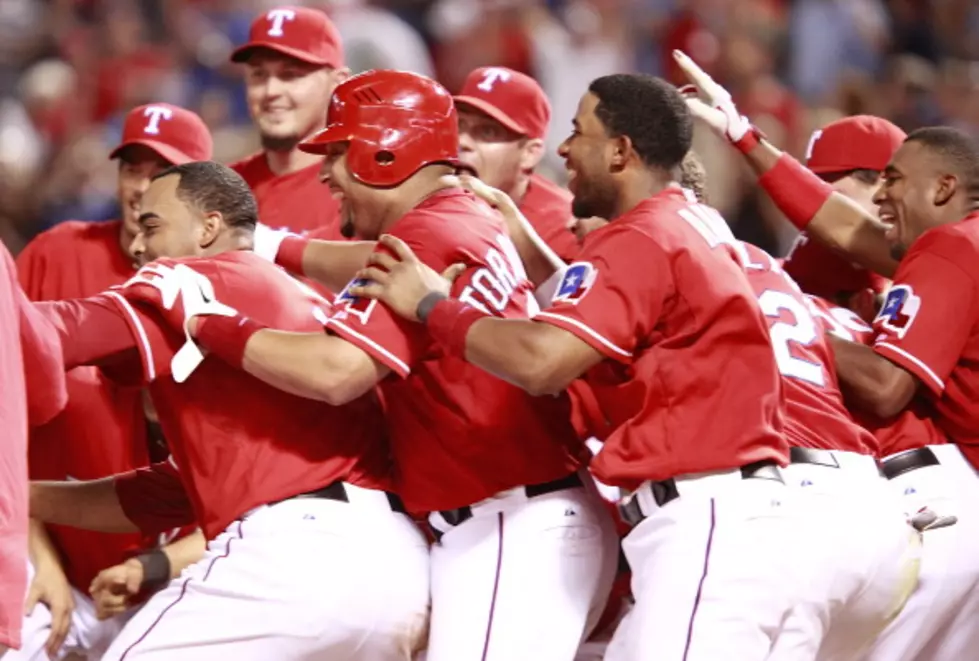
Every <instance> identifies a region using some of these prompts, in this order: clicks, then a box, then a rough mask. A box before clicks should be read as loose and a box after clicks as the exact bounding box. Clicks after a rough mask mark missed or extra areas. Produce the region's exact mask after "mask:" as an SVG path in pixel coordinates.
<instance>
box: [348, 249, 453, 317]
mask: <svg viewBox="0 0 979 661" xmlns="http://www.w3.org/2000/svg"><path fill="white" fill-rule="evenodd" d="M379 243H380V244H381V245H382V246H384V247H385V248H387V249H388V251H389V253H390V254H389V253H388V252H384V251H380V250H379V251H375V252H374V253H372V254H371V256H370V258H369V259H368V260H367V267H366V268H363V269H361V270H360V271H359V272H358V273H357V279H358V280H360V281H361V282H360V283H358V284H355V285H352V286H351V287H350V290H349V291H350V293H351V294H352V295H354V296H365V297H367V298H376V299H377V300H379V301H382V302H383V303H385V304H386V305H387V306H388V307H390V308H391V309H392V310H394V311H395V312H396V313H397V314H398V315H400V316H402V317H404V318H405V319H410V320H411V321H418V315H417V310H418V304H419V303H421V300H422V299H423V298H425V297H426V296H428V295H429V294H431V293H433V292H438V293H440V294H442V295H444V296H448V295H449V290H450V289H451V287H452V282H453V281H454V280H455V279H456V278H457V277H459V275H460V274H461V273H462V272H463V271H464V270H465V266H464V265H462V264H453V265H452V266H450V267H449V268H448V269H446V270H445V272H444V273H442V274H439V273H437V272H435V271H434V270H433V269H431V268H429V267H428V266H426V265H425V264H423V263H422V262H421V261H420V260H419V259H418V257H417V256H415V253H413V252H412V251H411V248H409V247H408V245H407V244H406V243H405V242H404V241H402V240H401V239H399V238H397V237H395V236H391V235H390V234H385V235H383V236H381V239H380V241H379Z"/></svg>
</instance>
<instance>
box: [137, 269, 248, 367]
mask: <svg viewBox="0 0 979 661" xmlns="http://www.w3.org/2000/svg"><path fill="white" fill-rule="evenodd" d="M119 289H122V290H123V291H125V296H126V298H127V299H128V300H130V301H135V302H142V303H147V304H149V305H151V306H153V307H155V308H156V309H157V310H158V311H159V312H160V313H161V314H162V315H163V317H164V319H165V320H166V322H167V323H168V324H169V325H170V326H171V327H172V328H174V329H180V330H183V332H184V336H185V337H186V342H184V345H183V346H182V347H180V349H179V350H178V351H177V353H176V354H174V356H173V359H172V360H171V362H170V370H171V373H172V374H173V379H174V381H176V382H177V383H183V382H184V381H186V380H187V377H189V376H190V374H191V373H192V372H193V371H194V370H195V369H197V366H198V365H200V364H201V361H203V360H204V353H203V352H202V351H201V350H200V348H199V347H198V346H197V344H196V343H195V342H194V340H193V338H192V335H193V333H194V331H195V330H196V327H197V324H196V317H198V316H207V315H220V316H223V317H234V316H237V315H238V311H237V310H235V309H234V308H232V307H229V306H227V305H225V304H223V303H221V302H219V301H218V300H217V299H216V297H215V295H214V286H213V285H212V284H211V281H210V280H208V279H207V276H205V275H202V274H201V273H198V272H197V271H195V270H193V269H192V268H190V267H189V266H187V265H185V264H175V265H173V266H170V265H168V264H166V263H161V262H152V263H150V264H147V265H146V266H144V267H143V268H141V269H140V270H139V271H137V272H136V275H134V276H133V277H132V278H130V279H129V280H127V281H126V282H125V284H123V285H122V286H121V287H120V288H119Z"/></svg>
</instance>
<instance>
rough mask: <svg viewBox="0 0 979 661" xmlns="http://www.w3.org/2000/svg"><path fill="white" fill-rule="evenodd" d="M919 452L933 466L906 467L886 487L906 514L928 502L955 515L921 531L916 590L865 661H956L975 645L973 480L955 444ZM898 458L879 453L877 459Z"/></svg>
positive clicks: (978, 605)
mask: <svg viewBox="0 0 979 661" xmlns="http://www.w3.org/2000/svg"><path fill="white" fill-rule="evenodd" d="M927 450H928V451H930V453H931V455H930V456H931V457H933V458H934V459H937V463H935V465H930V466H922V467H920V468H915V469H913V470H908V471H906V472H904V473H902V474H900V475H898V476H896V477H893V478H892V479H891V480H890V481H889V482H890V486H891V487H892V488H893V489H894V490H895V491H896V493H897V495H899V496H900V497H901V499H902V500H903V503H904V509H905V511H906V512H907V513H908V514H909V515H910V514H913V513H915V512H918V511H919V510H921V509H922V508H924V507H928V508H930V509H931V510H933V511H934V512H935V513H936V514H939V515H942V516H949V515H954V516H956V517H958V523H956V524H955V525H952V526H949V527H946V528H938V529H935V530H926V531H925V532H924V534H923V535H922V538H923V540H924V541H923V549H922V558H921V575H920V577H919V582H918V589H917V590H916V591H915V593H914V594H912V595H911V598H910V599H909V600H908V604H907V606H905V608H904V610H903V611H902V612H901V614H900V616H898V618H897V619H896V620H894V622H892V623H891V625H890V626H889V627H888V628H887V629H886V630H885V631H884V633H883V634H881V636H880V637H879V638H878V639H877V642H876V643H875V644H874V646H873V648H871V650H870V651H869V653H868V654H867V655H866V657H865V659H866V660H867V661H964V660H965V659H971V658H975V657H976V650H977V649H979V627H977V626H976V622H979V512H977V510H976V503H979V478H977V476H976V472H975V469H974V468H973V467H972V465H971V464H970V463H969V462H968V461H967V460H966V459H965V457H963V456H962V453H961V452H960V451H959V449H958V447H957V446H956V445H954V444H948V445H931V446H928V447H927ZM912 452H915V451H912ZM902 454H904V455H905V457H907V456H909V455H906V454H905V453H902ZM916 454H917V453H916ZM903 458H904V457H899V456H895V457H887V458H885V459H884V460H883V461H882V463H883V464H884V465H885V466H886V465H887V464H888V463H889V462H891V461H894V460H901V459H903Z"/></svg>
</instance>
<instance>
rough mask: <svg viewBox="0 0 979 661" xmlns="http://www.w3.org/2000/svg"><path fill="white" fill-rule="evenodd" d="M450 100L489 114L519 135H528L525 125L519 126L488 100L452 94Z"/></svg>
mask: <svg viewBox="0 0 979 661" xmlns="http://www.w3.org/2000/svg"><path fill="white" fill-rule="evenodd" d="M452 100H453V101H455V103H456V105H457V106H458V105H464V106H472V107H473V108H475V109H476V110H478V111H480V112H481V113H483V114H485V115H489V116H490V117H492V118H493V119H495V120H496V121H498V122H499V123H500V124H503V126H505V127H507V128H508V129H510V130H511V131H513V132H514V133H519V134H520V135H529V134H530V131H528V130H527V127H525V126H521V125H520V124H518V123H517V122H515V121H513V119H511V117H510V116H509V115H507V114H506V113H505V112H503V111H502V110H500V109H499V108H497V107H496V106H494V105H493V104H492V103H490V102H489V101H485V100H483V99H479V98H476V97H474V96H454V97H452Z"/></svg>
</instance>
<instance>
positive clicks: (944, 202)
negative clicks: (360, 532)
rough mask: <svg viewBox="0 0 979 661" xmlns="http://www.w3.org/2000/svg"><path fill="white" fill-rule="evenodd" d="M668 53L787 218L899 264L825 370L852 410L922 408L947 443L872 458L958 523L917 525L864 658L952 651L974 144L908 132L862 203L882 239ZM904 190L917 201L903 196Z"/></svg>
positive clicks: (920, 437)
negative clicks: (908, 567)
mask: <svg viewBox="0 0 979 661" xmlns="http://www.w3.org/2000/svg"><path fill="white" fill-rule="evenodd" d="M678 61H680V63H681V65H683V66H684V68H685V69H686V70H687V72H688V75H690V76H691V78H692V80H693V81H694V82H695V84H696V85H697V87H698V88H699V89H700V92H701V95H702V96H703V97H705V98H706V99H707V103H705V104H699V105H698V104H693V107H694V108H695V109H696V111H697V112H698V114H700V115H701V116H702V117H703V118H704V119H705V120H706V121H708V122H709V123H710V124H711V125H712V126H713V127H715V128H716V129H718V130H720V131H724V132H726V134H727V135H728V137H729V138H730V139H731V140H732V142H733V143H734V144H735V146H737V147H738V148H739V149H741V150H742V152H744V153H745V154H746V155H747V157H748V160H749V162H751V163H752V165H753V167H755V169H757V170H758V171H760V172H763V173H764V174H763V175H762V177H761V179H760V180H759V183H761V185H762V186H763V187H764V188H765V190H766V191H767V192H768V193H769V194H770V195H772V196H773V199H775V200H776V201H778V203H779V207H780V208H781V209H782V210H783V212H786V215H787V216H788V218H789V219H790V220H791V221H793V222H794V223H795V224H796V225H797V226H799V227H800V228H802V229H805V230H806V231H807V232H808V234H809V235H810V236H811V237H813V238H814V239H819V240H821V241H823V242H825V243H827V244H830V245H833V246H838V247H840V248H842V249H844V251H845V252H847V253H848V255H849V257H850V258H851V259H853V260H854V261H858V262H859V263H861V264H863V265H864V266H868V267H872V268H875V269H877V270H878V271H879V272H881V273H887V274H890V273H893V272H894V270H895V267H896V265H897V262H898V259H900V266H899V267H897V273H896V274H895V275H894V284H893V286H892V287H891V289H890V290H889V292H888V295H887V298H886V300H885V302H884V305H883V306H882V308H881V310H880V312H879V313H878V314H877V316H876V318H875V320H874V331H875V334H874V339H873V346H872V347H868V346H864V345H862V344H858V343H853V342H847V341H845V340H840V339H838V338H835V337H834V336H831V342H832V345H833V350H834V354H835V358H836V365H837V372H838V375H839V379H840V382H841V384H843V385H844V387H845V389H846V391H847V393H848V399H849V401H850V403H851V405H852V406H854V407H858V408H861V409H862V410H864V411H866V412H868V413H870V414H872V415H874V416H875V417H877V418H881V419H884V420H888V419H892V418H895V417H896V416H898V415H899V414H900V413H902V411H911V412H912V415H913V416H914V418H913V419H918V420H919V421H920V419H921V413H922V412H924V414H925V415H926V416H927V417H928V418H930V419H931V423H932V424H934V426H935V427H937V429H938V430H939V431H940V432H942V433H943V434H944V435H946V436H947V437H948V440H950V441H953V443H942V442H941V441H942V440H944V439H938V441H939V442H938V443H937V444H935V439H934V437H933V436H932V435H930V434H907V435H905V436H904V437H903V438H902V439H901V440H902V442H903V443H904V444H905V445H904V448H903V451H897V453H896V454H887V453H888V452H893V451H894V449H893V447H891V448H888V449H887V450H883V452H882V453H883V454H885V455H886V456H884V457H883V459H882V461H881V465H882V472H883V473H884V475H885V476H886V477H888V479H889V480H890V481H891V483H892V484H893V485H894V487H895V489H896V490H897V491H898V492H899V493H901V494H903V496H904V497H905V503H906V504H905V507H906V509H907V510H908V511H909V512H916V511H918V510H919V509H921V508H922V507H928V506H934V509H935V510H936V511H937V512H939V513H941V514H946V515H949V514H950V515H954V516H957V517H958V523H957V525H954V526H950V527H947V528H944V529H940V530H934V531H931V532H929V533H928V535H929V536H928V538H927V539H926V543H925V545H924V554H923V558H922V567H921V579H920V586H919V588H918V591H917V592H916V593H915V595H914V596H913V597H912V599H911V600H910V601H909V603H908V605H907V606H906V607H905V609H904V611H903V613H902V615H901V617H899V618H898V619H897V620H896V621H895V622H894V623H893V625H892V626H891V627H889V628H888V630H887V631H885V632H884V634H883V635H882V636H881V637H880V638H879V639H878V642H877V644H876V645H875V647H874V649H873V650H872V651H871V653H870V657H869V658H871V659H880V660H881V661H883V660H884V659H888V660H890V659H915V658H922V659H925V658H927V659H940V660H941V659H955V658H965V657H967V656H968V655H969V654H970V653H971V652H967V651H966V650H970V649H973V648H974V646H975V645H976V644H977V641H976V640H975V636H976V635H977V631H976V629H975V627H974V626H973V624H971V623H972V622H974V620H975V617H976V614H977V612H979V604H977V603H976V601H977V599H976V596H975V595H976V594H979V593H977V591H976V585H977V584H976V581H977V575H979V563H977V561H976V558H977V557H979V555H977V554H979V520H976V518H975V517H974V516H972V510H973V508H972V507H971V505H970V503H971V502H973V501H974V500H975V499H976V497H977V496H979V479H977V477H976V474H975V470H974V468H973V462H972V461H971V460H970V459H969V453H970V449H969V448H970V447H971V445H970V443H972V439H973V434H974V432H973V431H972V429H973V425H974V423H973V422H972V421H973V420H974V419H975V418H974V416H971V415H970V413H969V411H970V408H969V404H968V402H969V401H971V398H970V397H969V396H968V395H965V394H964V393H967V392H971V388H972V386H970V385H969V384H970V383H972V381H973V380H974V379H975V377H974V376H973V373H972V371H971V367H970V365H971V359H970V355H971V354H970V351H973V349H971V348H970V346H971V345H970V344H969V342H970V340H969V339H968V337H969V334H970V333H972V331H971V330H970V329H971V328H972V325H973V324H975V323H976V319H975V318H974V315H972V312H971V308H969V303H968V301H969V300H971V298H970V297H971V296H972V295H973V294H972V292H971V290H968V287H971V286H972V279H971V278H970V277H969V275H968V273H969V269H970V268H971V264H972V263H973V262H974V259H975V257H974V255H973V254H972V253H971V252H970V251H971V250H972V248H971V246H972V245H973V244H972V243H971V242H972V241H974V239H973V238H972V236H971V234H970V232H972V231H973V229H972V227H973V222H974V221H971V220H970V218H971V217H972V216H970V213H971V212H972V211H973V210H974V209H975V208H976V207H977V206H979V204H977V203H976V200H975V193H974V190H975V189H974V188H973V186H974V185H975V183H976V182H975V174H974V170H973V168H974V159H975V158H976V154H977V151H976V146H975V144H974V143H973V141H972V140H971V139H970V138H968V137H967V136H965V135H963V134H961V133H958V132H956V131H955V130H953V129H925V130H922V131H919V132H916V133H912V134H911V135H909V136H908V137H907V138H906V140H905V141H904V142H903V143H902V145H901V147H900V148H899V149H898V150H897V152H896V153H895V154H894V155H893V157H892V158H891V160H890V162H889V163H888V165H887V166H886V167H885V169H884V173H883V175H884V178H883V184H882V185H881V186H880V188H879V189H878V190H877V192H876V193H875V195H874V198H873V199H874V202H875V203H876V204H877V206H878V209H879V217H880V221H884V223H886V227H887V229H886V235H885V230H884V227H883V226H881V223H880V221H878V220H877V219H876V218H874V217H873V215H872V214H870V213H868V212H867V211H866V210H865V209H862V208H860V207H859V206H858V205H856V204H854V203H853V202H851V201H850V200H849V199H848V198H846V197H844V196H842V195H840V194H838V193H835V192H833V190H832V188H831V187H830V186H829V185H828V184H827V183H825V182H823V181H822V180H820V179H819V178H818V177H816V175H814V174H813V173H811V172H809V171H808V170H806V169H804V168H802V167H801V166H800V164H799V163H797V162H796V161H795V160H794V159H792V158H791V157H789V156H787V155H785V154H782V153H781V152H779V151H778V150H777V149H775V148H774V147H773V146H771V145H770V144H769V143H768V142H766V141H764V140H763V139H760V138H759V137H758V135H757V134H756V133H755V132H754V131H752V130H751V128H750V125H748V123H747V120H746V119H741V118H740V115H738V114H737V110H736V108H734V106H733V104H732V103H731V101H730V96H729V95H728V94H727V92H726V91H725V90H723V88H721V87H720V86H718V85H717V84H716V83H715V82H714V81H713V80H711V79H710V78H709V77H708V76H706V74H704V73H703V72H702V71H700V70H699V68H697V67H696V65H695V64H693V63H692V62H691V61H690V60H689V58H685V56H682V54H681V55H678ZM735 118H738V119H737V120H736V119H735ZM789 191H791V194H790V193H789ZM925 191H929V192H927V193H926V192H925ZM913 195H920V196H921V197H920V198H918V201H917V202H913V200H914V199H915V198H914V197H913ZM963 219H965V220H963ZM926 230H927V231H926ZM950 243H954V246H955V247H954V248H949V247H948V245H949V244H950ZM911 257H915V258H914V259H911ZM936 338H937V339H936ZM946 382H947V384H948V385H947V387H946ZM905 417H907V416H905Z"/></svg>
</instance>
